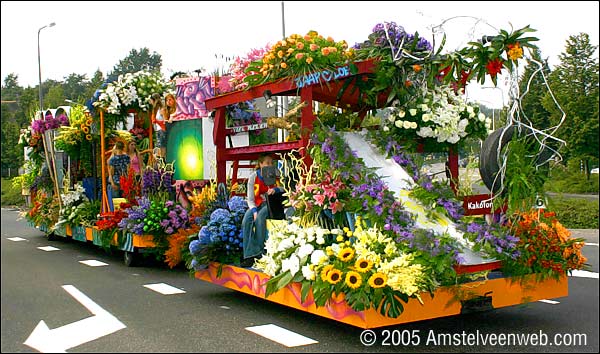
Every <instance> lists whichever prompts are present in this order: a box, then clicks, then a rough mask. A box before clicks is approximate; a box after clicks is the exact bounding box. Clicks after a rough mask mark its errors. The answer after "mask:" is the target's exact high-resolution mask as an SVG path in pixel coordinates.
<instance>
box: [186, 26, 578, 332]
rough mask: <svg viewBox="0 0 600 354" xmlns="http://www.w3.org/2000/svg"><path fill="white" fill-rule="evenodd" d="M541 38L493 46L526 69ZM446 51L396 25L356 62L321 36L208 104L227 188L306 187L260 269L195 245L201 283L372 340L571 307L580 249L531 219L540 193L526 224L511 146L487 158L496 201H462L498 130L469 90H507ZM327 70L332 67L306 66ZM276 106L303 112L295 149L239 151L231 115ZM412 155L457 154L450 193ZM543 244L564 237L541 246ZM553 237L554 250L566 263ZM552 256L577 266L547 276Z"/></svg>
mask: <svg viewBox="0 0 600 354" xmlns="http://www.w3.org/2000/svg"><path fill="white" fill-rule="evenodd" d="M528 31H530V30H529V29H528V28H524V29H522V30H518V31H515V32H513V33H510V34H508V33H505V32H501V34H499V35H498V36H497V37H496V38H497V39H498V42H495V43H493V44H491V45H490V47H492V49H493V50H495V51H498V53H499V54H504V55H508V58H507V59H506V62H505V64H504V66H506V68H507V69H509V70H510V69H512V62H511V61H516V60H518V59H520V58H521V57H522V55H523V51H522V49H521V51H520V56H519V55H518V54H519V53H515V50H514V48H515V46H516V47H519V42H520V43H521V45H522V46H524V47H526V46H531V43H528V41H532V40H535V39H534V38H532V37H528V38H523V39H521V40H520V41H519V38H518V37H519V36H522V35H523V34H524V33H526V32H528ZM378 38H379V41H378V40H377V39H378ZM374 43H378V44H374ZM515 43H517V44H515ZM403 46H404V47H403ZM496 47H498V48H496ZM304 48H308V49H307V50H303V49H304ZM520 48H521V47H519V49H520ZM319 49H320V50H319ZM469 49H470V50H475V49H473V48H467V49H465V51H467V50H469ZM402 50H405V52H406V54H405V55H404V56H403V55H402V54H401V53H402ZM431 51H432V48H431V46H430V45H429V43H428V42H427V41H426V40H424V39H422V38H421V39H420V38H418V35H414V36H413V35H407V34H406V33H405V32H404V30H403V29H401V28H399V27H398V26H396V25H395V24H394V23H391V24H390V23H386V24H380V25H378V26H377V27H376V28H375V29H374V32H373V34H371V35H370V36H369V41H367V42H365V43H364V44H363V45H358V46H357V47H356V50H355V51H353V50H349V49H348V48H347V46H346V45H345V43H344V42H338V43H336V42H334V41H333V40H332V39H331V38H327V39H324V38H323V37H322V36H320V35H318V34H317V33H316V32H309V33H308V34H307V35H305V36H300V35H292V36H290V37H288V38H286V39H284V40H282V41H279V42H277V43H276V44H275V45H273V46H272V47H270V48H266V49H265V50H264V51H263V52H262V54H263V55H262V56H256V55H255V53H252V54H251V55H250V57H252V56H253V55H254V56H253V57H252V59H253V60H254V61H253V62H251V64H249V66H247V67H246V68H245V72H246V73H248V76H247V77H246V78H245V82H246V83H247V84H248V87H246V88H245V89H244V90H240V91H235V92H231V93H226V94H222V95H218V96H216V97H214V98H211V99H208V100H207V101H206V106H207V108H208V109H209V110H214V111H215V125H214V130H213V139H214V145H215V146H216V159H217V181H218V182H225V181H226V178H227V175H226V169H225V167H224V166H225V163H226V162H233V163H234V165H235V164H236V163H237V161H239V160H255V159H257V157H259V156H260V155H262V154H265V153H267V154H273V155H276V156H278V158H279V159H280V160H281V161H283V163H280V166H281V167H282V168H281V175H282V176H284V178H285V176H288V177H289V176H296V180H294V181H293V182H294V183H289V181H288V182H287V184H286V183H285V182H284V184H285V185H286V187H288V188H289V189H288V191H287V196H288V198H289V200H288V204H287V205H289V206H291V207H292V208H293V210H294V217H292V218H291V219H288V220H287V221H270V222H268V223H267V226H268V239H267V241H266V245H265V251H264V252H263V254H262V256H259V257H258V258H257V259H256V260H255V261H254V264H253V266H252V267H250V268H248V267H241V266H239V265H232V264H223V263H226V262H218V261H217V262H214V260H215V259H214V258H215V257H213V259H212V260H213V261H212V262H211V258H210V257H206V256H205V255H204V252H206V250H207V249H210V246H208V245H210V244H211V241H210V238H211V237H210V236H205V233H204V232H203V230H201V231H200V234H199V239H198V240H197V241H192V243H191V244H190V251H191V253H192V255H194V256H195V257H194V259H193V261H192V266H193V267H195V268H196V269H197V270H196V278H198V279H201V280H204V281H208V282H211V283H214V284H219V285H222V286H225V287H227V288H230V289H233V290H236V291H241V292H244V293H247V294H250V295H254V296H258V297H261V298H265V299H267V300H269V301H272V302H276V303H279V304H283V305H286V306H289V307H292V308H295V309H298V310H302V311H306V312H310V313H313V314H316V315H319V316H323V317H326V318H330V319H334V320H337V321H340V322H344V323H348V324H351V325H354V326H358V327H362V328H374V327H381V326H388V325H396V324H401V323H407V322H413V321H419V320H425V319H432V318H437V317H443V316H450V315H455V314H459V313H467V312H470V311H478V310H484V309H493V308H500V307H506V306H513V305H518V304H523V303H526V302H531V301H537V300H540V299H547V298H557V297H563V296H567V295H568V285H567V278H566V271H568V270H569V269H574V268H573V267H575V268H577V267H580V266H582V265H583V262H584V261H585V258H584V257H583V256H582V255H581V254H580V252H579V251H578V250H579V249H580V248H581V245H582V243H581V240H575V239H570V240H568V241H567V239H568V232H565V229H564V228H562V227H561V226H559V223H558V222H557V221H556V219H555V215H553V213H551V212H547V211H545V210H544V209H543V208H538V209H535V208H532V206H533V205H534V203H533V201H534V200H535V198H536V197H535V194H536V192H534V191H531V192H532V194H533V195H534V196H529V197H528V198H527V199H526V200H522V201H521V205H520V208H521V209H518V208H515V204H514V203H513V204H511V201H510V199H509V201H508V202H507V201H506V199H502V198H500V197H501V194H502V190H501V188H498V187H499V186H500V185H501V184H502V181H503V180H502V178H504V179H505V180H506V178H510V176H504V175H501V174H502V173H503V172H502V171H500V169H499V166H498V165H501V164H502V161H499V159H498V156H499V155H500V153H499V151H503V152H505V151H506V145H507V141H510V138H507V137H503V136H502V135H501V134H495V136H494V137H493V138H492V139H491V140H490V139H487V140H486V141H485V142H484V146H486V145H490V144H492V145H494V144H495V145H494V146H495V149H496V151H498V153H497V155H493V154H491V150H490V148H487V150H486V151H487V155H485V156H483V155H482V156H481V159H482V160H485V161H486V165H485V168H481V173H482V174H484V173H485V174H486V175H485V176H484V182H486V183H487V187H488V188H489V190H493V191H494V192H495V193H496V194H491V193H488V194H475V195H464V194H463V195H462V196H460V197H459V198H456V195H457V194H458V192H459V185H458V181H459V175H458V174H459V173H458V172H459V166H458V161H459V158H458V153H459V149H460V147H461V144H459V142H461V143H462V141H463V140H464V139H466V137H470V136H472V137H479V138H480V139H485V138H486V136H487V133H488V131H489V129H490V127H489V118H486V117H485V116H484V115H483V114H482V113H481V112H479V107H478V106H476V105H473V104H471V103H469V102H467V101H465V100H464V97H462V96H461V89H463V88H464V86H465V85H466V83H467V81H468V78H470V77H471V76H474V75H475V76H477V79H478V80H479V81H481V80H484V79H485V75H486V74H490V75H492V76H493V81H494V82H495V79H496V74H497V72H496V73H490V72H487V73H486V71H485V70H486V69H485V66H486V65H485V64H486V63H478V62H477V60H474V61H473V62H471V63H469V68H471V69H472V70H473V71H472V72H469V71H468V70H467V69H468V68H465V67H463V68H464V69H463V70H462V71H461V70H460V67H458V69H457V67H455V66H454V65H455V63H454V62H452V60H454V59H455V58H456V57H454V59H453V58H452V57H450V56H448V57H445V56H439V57H432V56H430V53H431ZM505 51H506V52H505ZM332 53H338V54H339V55H340V57H341V58H343V60H341V61H340V62H338V63H340V64H338V65H337V66H333V67H332V66H328V65H327V64H326V63H331V62H330V61H329V62H328V56H329V55H332ZM359 53H360V54H359ZM390 54H391V56H392V58H391V59H388V58H389V57H388V56H389V55H390ZM361 55H364V56H363V57H361ZM307 57H309V58H313V60H307ZM348 58H355V60H354V61H352V60H348ZM358 58H364V60H356V59H358ZM463 59H464V58H463ZM248 61H251V60H248ZM317 61H320V62H321V63H325V64H324V65H323V66H320V67H319V66H318V65H315V66H310V65H307V64H311V63H312V62H317ZM292 65H295V66H296V67H295V68H292ZM390 65H391V68H390ZM463 65H464V63H463ZM308 68H309V69H310V70H307V69H308ZM284 69H287V70H284ZM477 70H479V72H476V71H477ZM299 72H300V73H301V74H300V73H299ZM382 83H387V85H385V84H384V85H382ZM390 85H397V86H395V87H394V86H390ZM273 96H283V97H294V98H295V100H296V105H295V106H294V107H293V108H290V110H289V112H294V114H282V117H283V118H282V119H279V122H278V124H277V125H276V126H278V127H281V128H286V129H291V133H290V134H289V136H290V137H291V138H290V139H288V140H286V141H283V142H276V143H275V142H274V143H271V144H262V145H257V146H236V147H232V146H230V147H227V144H226V141H227V137H228V135H229V134H231V133H232V132H231V131H230V130H228V129H227V126H226V123H225V122H226V116H227V108H228V107H229V106H231V105H236V104H240V103H241V102H245V101H249V100H254V99H257V98H260V97H264V98H265V99H269V98H271V97H273ZM330 107H333V113H332V114H331V108H330ZM327 109H330V111H329V113H327V112H325V113H324V114H321V112H322V111H327ZM375 110H377V111H378V112H379V113H382V114H381V115H380V117H379V118H380V119H379V120H378V122H377V124H375V126H371V127H368V128H365V126H364V125H361V123H363V121H364V119H365V117H367V118H368V119H370V118H371V116H370V115H372V113H373V111H375ZM295 112H299V113H298V114H295ZM281 120H283V121H281ZM519 123H520V122H509V127H510V126H511V124H515V125H517V126H518V124H519ZM340 127H341V128H342V129H340ZM530 130H534V129H533V128H531V129H530ZM503 131H504V130H499V132H503ZM534 132H535V130H534ZM525 135H527V134H520V135H519V136H525ZM499 137H500V138H501V139H504V140H502V142H501V143H499V141H498V138H499ZM463 138H464V139H463ZM515 139H516V137H515ZM515 146H518V143H515ZM515 149H517V148H516V147H515ZM542 150H543V149H542ZM496 151H494V152H496ZM413 152H429V153H432V152H444V153H446V156H447V162H446V170H447V172H446V173H447V175H448V178H447V180H446V184H447V185H446V187H448V188H446V189H445V190H444V188H443V187H440V188H439V189H436V188H438V187H439V186H438V184H439V182H437V181H432V179H431V177H430V176H428V175H426V174H425V175H424V174H422V173H420V172H419V171H418V168H415V167H416V166H415V163H414V162H413V161H412V160H411V158H410V157H409V155H410V154H411V153H413ZM545 157H546V159H549V158H550V156H549V155H545ZM489 160H493V161H492V162H494V163H495V167H494V166H491V167H490V164H489ZM539 161H540V159H539V158H538V160H537V162H539ZM508 163H510V161H509V162H508ZM290 171H292V172H295V173H290ZM367 171H374V175H371V174H370V173H369V172H367ZM532 173H533V172H532ZM293 178H294V177H292V179H293ZM250 188H251V186H248V189H250ZM290 189H291V190H290ZM448 191H451V192H452V194H448ZM452 197H455V198H452ZM537 197H539V196H537ZM532 198H533V199H532ZM528 203H529V204H528ZM523 207H524V209H523ZM459 209H461V211H460V212H459V211H458V210H459ZM509 213H513V214H512V215H511V214H509ZM386 214H387V215H386ZM506 214H508V217H506ZM484 216H485V218H484ZM484 220H486V221H484ZM548 225H553V227H550V228H548ZM541 229H545V230H546V231H548V232H549V233H548V234H546V233H545V232H542V233H544V235H545V236H541V234H538V235H535V234H536V233H537V232H539V231H540V230H541ZM208 234H209V232H208V231H207V232H206V235H208ZM538 237H541V238H545V237H550V239H552V241H551V243H552V244H553V245H554V246H555V248H554V251H551V250H550V249H548V248H546V247H547V245H546V246H543V244H544V242H540V241H539V238H538ZM560 240H562V241H560ZM563 241H564V243H563ZM244 242H245V240H244ZM533 244H535V245H537V246H540V248H539V249H537V250H536V249H535V247H537V246H533ZM559 244H561V246H558V245H559ZM523 247H526V248H525V249H524V248H523ZM538 251H539V252H540V254H538V255H536V254H535V253H536V252H538ZM552 252H557V253H555V254H554V255H555V256H557V257H558V258H555V259H560V258H562V260H561V261H558V262H556V263H553V264H552V265H550V263H552V262H549V261H541V262H542V263H543V265H542V263H538V262H540V261H539V260H538V257H540V258H546V257H547V254H546V255H544V256H542V254H544V253H552ZM551 257H553V256H551ZM563 257H564V258H563ZM536 264H537V266H536Z"/></svg>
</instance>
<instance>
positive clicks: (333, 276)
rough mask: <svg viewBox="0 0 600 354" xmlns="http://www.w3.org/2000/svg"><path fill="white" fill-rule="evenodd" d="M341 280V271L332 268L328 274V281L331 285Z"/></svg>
mask: <svg viewBox="0 0 600 354" xmlns="http://www.w3.org/2000/svg"><path fill="white" fill-rule="evenodd" d="M340 280H342V271H341V270H339V269H335V268H332V269H331V270H330V271H329V272H328V273H327V281H328V282H329V283H330V284H337V283H339V282H340Z"/></svg>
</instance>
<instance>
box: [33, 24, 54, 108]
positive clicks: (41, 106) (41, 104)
mask: <svg viewBox="0 0 600 354" xmlns="http://www.w3.org/2000/svg"><path fill="white" fill-rule="evenodd" d="M55 25H56V23H54V22H52V23H51V24H49V25H46V26H44V27H41V28H40V29H39V30H38V43H37V45H38V70H39V71H38V73H39V79H40V90H39V91H40V111H41V112H42V119H44V113H43V111H44V98H43V96H42V62H41V60H40V32H42V30H43V29H44V28H46V27H54V26H55Z"/></svg>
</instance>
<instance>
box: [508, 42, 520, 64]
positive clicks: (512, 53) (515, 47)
mask: <svg viewBox="0 0 600 354" xmlns="http://www.w3.org/2000/svg"><path fill="white" fill-rule="evenodd" d="M506 47H507V48H508V50H507V51H506V54H507V55H508V59H510V60H517V59H521V58H523V48H521V46H520V45H519V42H517V43H515V44H508V45H507V46H506Z"/></svg>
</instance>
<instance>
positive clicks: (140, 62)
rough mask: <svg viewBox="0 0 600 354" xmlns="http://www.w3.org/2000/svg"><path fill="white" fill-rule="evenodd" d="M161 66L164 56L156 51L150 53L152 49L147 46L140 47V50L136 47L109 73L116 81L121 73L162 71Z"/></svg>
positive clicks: (110, 77)
mask: <svg viewBox="0 0 600 354" xmlns="http://www.w3.org/2000/svg"><path fill="white" fill-rule="evenodd" d="M161 66H162V57H161V55H160V54H158V53H156V52H152V54H150V50H149V49H148V48H146V47H144V48H142V49H140V51H139V52H138V51H137V50H136V49H135V48H134V49H132V50H131V51H130V52H129V54H128V55H127V56H126V57H125V58H124V59H121V60H120V61H119V63H118V64H117V65H115V67H114V68H113V71H112V72H111V73H110V74H109V75H108V79H109V81H114V80H116V79H117V78H118V77H119V75H121V74H126V73H134V72H137V71H140V70H149V71H160V68H161Z"/></svg>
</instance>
